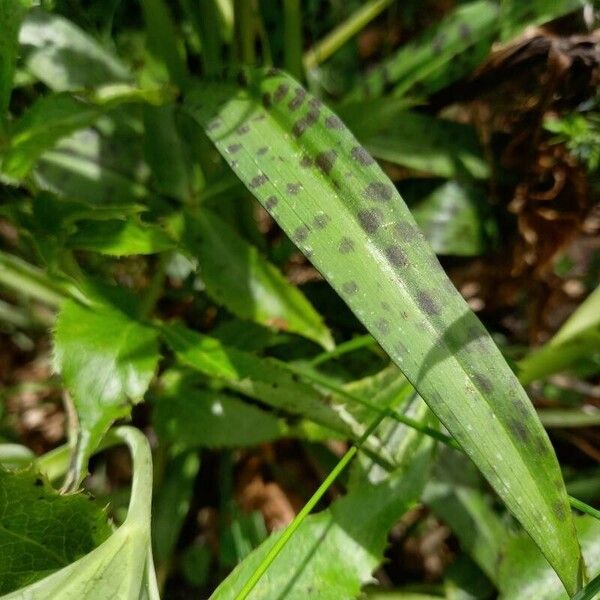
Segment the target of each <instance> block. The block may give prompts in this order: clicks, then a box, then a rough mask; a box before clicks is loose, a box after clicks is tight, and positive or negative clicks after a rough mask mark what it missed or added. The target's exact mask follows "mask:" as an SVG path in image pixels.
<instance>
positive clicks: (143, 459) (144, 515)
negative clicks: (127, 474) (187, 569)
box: [2, 427, 159, 600]
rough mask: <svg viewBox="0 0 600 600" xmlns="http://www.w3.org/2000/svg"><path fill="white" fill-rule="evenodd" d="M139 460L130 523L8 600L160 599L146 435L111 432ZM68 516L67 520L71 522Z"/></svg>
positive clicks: (122, 430) (121, 430)
mask: <svg viewBox="0 0 600 600" xmlns="http://www.w3.org/2000/svg"><path fill="white" fill-rule="evenodd" d="M111 435H112V436H113V438H117V439H118V440H120V441H123V442H125V443H126V444H127V445H128V446H129V449H130V451H131V454H132V459H133V481H132V485H131V497H130V500H129V508H128V511H127V518H126V519H125V522H124V523H123V524H122V525H121V526H120V527H119V528H118V529H117V531H115V532H114V533H113V534H112V535H111V536H110V537H109V538H108V539H107V540H106V541H104V542H103V543H102V544H100V546H98V547H97V548H96V549H95V550H92V551H91V552H90V553H89V554H86V555H85V556H84V557H83V558H80V559H79V560H77V561H75V562H73V563H71V564H70V565H68V566H66V567H64V568H63V569H61V570H60V571H58V572H56V573H54V574H52V575H49V576H48V577H45V578H44V579H41V580H40V581H37V582H36V583H33V584H31V585H28V586H27V587H24V588H22V589H20V590H17V591H15V592H13V593H11V594H8V595H6V596H3V597H2V600H32V599H35V600H73V599H74V598H85V599H86V600H114V599H116V598H118V599H119V600H140V599H141V598H144V599H147V600H158V599H159V596H158V591H157V585H156V576H155V574H154V567H153V564H152V553H151V551H150V549H149V548H150V506H151V501H152V455H151V454H150V446H149V444H148V442H147V440H146V438H145V437H144V436H143V434H142V433H141V432H139V431H137V430H135V429H133V428H132V427H120V428H118V429H115V430H113V431H112V432H111ZM68 519H69V517H68V516H65V521H66V522H67V523H68Z"/></svg>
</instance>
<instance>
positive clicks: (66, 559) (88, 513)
mask: <svg viewBox="0 0 600 600" xmlns="http://www.w3.org/2000/svg"><path fill="white" fill-rule="evenodd" d="M110 534H111V528H110V526H109V524H108V521H107V517H106V514H105V512H104V511H102V510H101V509H100V508H99V507H98V506H97V505H96V504H94V503H93V502H90V497H89V496H86V495H85V494H83V493H77V494H70V495H67V496H65V495H61V494H59V493H58V492H56V491H55V490H54V489H53V488H52V487H51V486H50V484H49V483H48V481H47V480H46V479H45V478H44V477H43V476H41V475H40V474H39V473H36V471H35V470H34V469H33V468H29V469H28V470H26V471H17V472H11V471H6V470H4V469H3V468H1V467H0V593H2V594H5V593H7V592H10V591H12V590H16V589H18V588H20V587H24V586H26V585H29V584H31V583H33V582H34V581H37V580H38V579H42V578H43V577H45V576H47V575H48V574H50V573H52V572H54V571H57V570H59V569H61V568H63V567H66V566H68V565H70V564H71V563H72V562H74V561H76V560H77V559H79V558H81V557H82V556H84V555H85V554H87V553H88V552H91V551H92V550H93V549H94V548H95V547H96V546H98V545H99V544H101V543H102V542H103V541H104V540H105V539H107V538H108V537H109V536H110Z"/></svg>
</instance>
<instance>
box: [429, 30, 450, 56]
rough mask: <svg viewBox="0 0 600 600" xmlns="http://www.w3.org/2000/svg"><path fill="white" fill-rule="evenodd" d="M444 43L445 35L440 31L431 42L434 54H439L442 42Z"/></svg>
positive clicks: (442, 45)
mask: <svg viewBox="0 0 600 600" xmlns="http://www.w3.org/2000/svg"><path fill="white" fill-rule="evenodd" d="M445 43H446V36H445V35H444V34H443V33H441V34H439V35H437V36H436V37H435V39H434V40H433V43H432V44H431V49H432V50H433V53H434V54H440V52H441V51H442V50H443V49H444V44H445Z"/></svg>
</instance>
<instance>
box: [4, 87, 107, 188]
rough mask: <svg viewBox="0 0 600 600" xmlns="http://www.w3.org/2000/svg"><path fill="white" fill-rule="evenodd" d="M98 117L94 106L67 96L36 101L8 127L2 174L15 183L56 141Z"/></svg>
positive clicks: (42, 98)
mask: <svg viewBox="0 0 600 600" xmlns="http://www.w3.org/2000/svg"><path fill="white" fill-rule="evenodd" d="M99 116H100V112H99V110H98V109H97V108H96V107H95V106H92V105H89V104H87V103H86V102H82V101H81V100H77V99H75V98H73V97H72V96H70V95H67V94H56V95H50V96H43V97H41V98H39V99H38V100H37V101H36V102H35V103H34V104H33V105H32V106H31V107H30V108H29V109H28V110H27V111H26V112H25V114H24V115H23V116H22V117H21V118H20V119H19V120H18V121H17V122H16V123H15V124H14V126H13V127H12V130H11V136H10V140H9V142H8V149H7V152H6V154H5V155H4V157H3V159H2V164H1V166H2V171H3V172H4V173H5V174H6V175H8V176H9V177H12V178H15V179H21V178H23V177H25V175H27V173H29V171H30V170H31V168H32V167H33V165H34V164H35V162H36V161H37V159H38V158H39V157H40V156H41V155H42V154H43V153H44V152H46V151H47V150H51V149H52V148H53V147H54V145H55V144H56V142H58V140H59V139H61V138H63V137H65V136H67V135H68V134H70V133H72V132H73V131H76V130H77V129H82V128H84V127H87V126H89V125H91V124H92V123H93V122H94V121H95V120H96V119H97V118H98V117H99Z"/></svg>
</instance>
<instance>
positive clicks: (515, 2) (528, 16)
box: [500, 0, 585, 40]
mask: <svg viewBox="0 0 600 600" xmlns="http://www.w3.org/2000/svg"><path fill="white" fill-rule="evenodd" d="M584 4H585V0H529V1H528V2H520V1H519V0H504V1H503V2H502V4H501V12H500V23H501V26H502V39H503V40H507V39H510V38H511V37H514V36H515V35H517V34H518V33H520V32H521V31H522V30H523V29H525V27H527V26H528V25H531V26H533V25H541V24H542V23H546V22H548V21H551V20H552V19H556V18H558V17H561V16H563V15H565V14H567V13H570V12H573V11H575V10H577V9H581V8H583V6H584Z"/></svg>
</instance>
